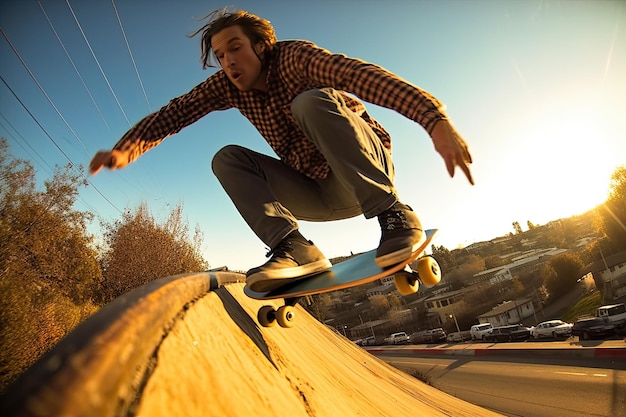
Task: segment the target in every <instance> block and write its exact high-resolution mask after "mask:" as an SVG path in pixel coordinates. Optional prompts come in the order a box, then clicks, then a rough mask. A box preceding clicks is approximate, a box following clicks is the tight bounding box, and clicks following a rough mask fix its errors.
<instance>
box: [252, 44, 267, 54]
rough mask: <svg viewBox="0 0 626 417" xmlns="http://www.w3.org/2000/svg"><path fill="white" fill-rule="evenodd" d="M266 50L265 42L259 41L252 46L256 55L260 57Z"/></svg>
mask: <svg viewBox="0 0 626 417" xmlns="http://www.w3.org/2000/svg"><path fill="white" fill-rule="evenodd" d="M266 49H267V48H266V46H265V42H262V41H259V42H257V43H256V45H254V51H255V52H256V54H257V55H261V54H262V53H263V52H265V50H266Z"/></svg>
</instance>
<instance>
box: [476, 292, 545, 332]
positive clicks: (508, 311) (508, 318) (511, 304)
mask: <svg viewBox="0 0 626 417" xmlns="http://www.w3.org/2000/svg"><path fill="white" fill-rule="evenodd" d="M533 314H535V307H534V306H533V302H532V299H530V298H524V299H521V300H513V301H505V302H503V303H502V304H499V305H497V306H496V307H494V308H492V309H491V310H490V311H488V312H486V313H484V314H481V315H480V316H478V322H479V323H491V325H492V326H493V327H498V326H506V325H508V324H517V323H521V322H522V320H524V319H525V318H527V317H530V316H532V315H533Z"/></svg>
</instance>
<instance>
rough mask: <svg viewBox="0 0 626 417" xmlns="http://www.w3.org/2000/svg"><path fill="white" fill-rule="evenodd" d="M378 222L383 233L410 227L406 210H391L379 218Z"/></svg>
mask: <svg viewBox="0 0 626 417" xmlns="http://www.w3.org/2000/svg"><path fill="white" fill-rule="evenodd" d="M378 222H379V223H380V227H381V229H382V231H383V232H385V231H392V230H398V229H407V228H408V227H409V225H408V223H407V220H406V214H405V213H404V210H399V209H395V208H391V209H389V210H387V211H385V212H384V213H382V214H381V215H380V216H378Z"/></svg>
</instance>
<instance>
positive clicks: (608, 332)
mask: <svg viewBox="0 0 626 417" xmlns="http://www.w3.org/2000/svg"><path fill="white" fill-rule="evenodd" d="M614 334H615V325H613V324H611V323H607V322H606V321H604V319H601V318H599V317H594V318H588V319H582V320H579V321H577V322H576V323H574V325H573V326H572V336H578V338H579V339H580V340H588V339H604V338H606V337H609V336H613V335H614Z"/></svg>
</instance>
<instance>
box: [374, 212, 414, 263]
mask: <svg viewBox="0 0 626 417" xmlns="http://www.w3.org/2000/svg"><path fill="white" fill-rule="evenodd" d="M378 222H379V223H380V228H381V230H382V236H381V238H380V244H379V245H378V249H377V250H376V258H375V261H376V264H377V265H378V266H379V267H381V268H386V267H388V266H392V265H396V264H399V263H401V262H404V261H406V260H407V259H409V257H410V256H411V254H412V253H413V252H415V251H416V250H417V248H419V247H420V245H421V244H422V243H423V242H424V239H425V238H426V237H425V235H424V231H423V230H422V225H421V223H420V221H419V219H418V218H417V215H416V214H415V212H414V211H413V209H412V208H411V207H409V206H407V205H406V204H402V203H400V202H397V203H395V204H394V205H393V206H392V207H391V208H390V209H388V210H386V211H384V212H382V213H381V214H379V215H378Z"/></svg>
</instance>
